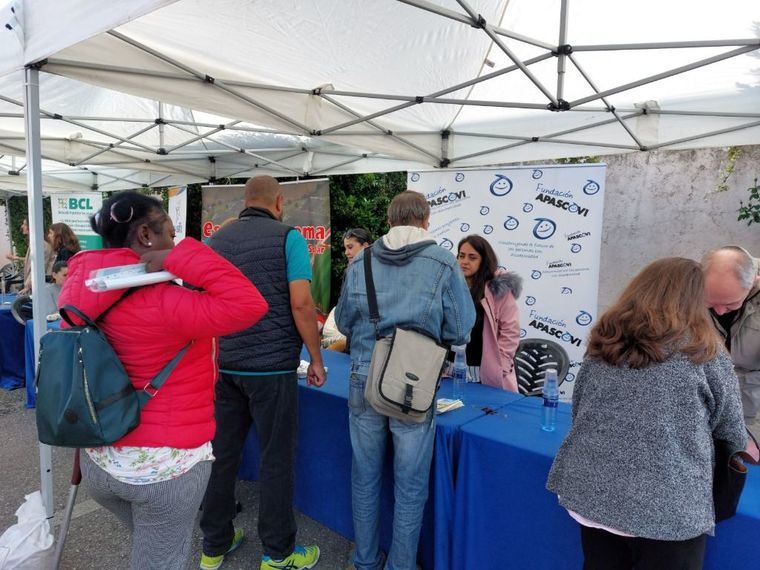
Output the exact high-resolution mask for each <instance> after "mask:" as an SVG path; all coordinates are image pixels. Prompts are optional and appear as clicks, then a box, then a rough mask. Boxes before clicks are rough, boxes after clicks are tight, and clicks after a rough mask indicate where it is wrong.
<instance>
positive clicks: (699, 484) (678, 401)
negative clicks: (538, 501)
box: [547, 258, 747, 570]
mask: <svg viewBox="0 0 760 570" xmlns="http://www.w3.org/2000/svg"><path fill="white" fill-rule="evenodd" d="M714 437H715V438H719V439H722V440H726V441H728V442H730V443H731V444H733V445H735V446H736V448H737V449H743V448H744V446H745V445H746V442H747V435H746V431H745V427H744V419H743V417H742V406H741V400H740V397H739V383H738V381H737V379H736V375H735V374H734V371H733V366H732V364H731V359H730V358H729V356H728V354H726V352H725V350H724V349H723V347H722V344H721V341H720V339H719V338H718V336H717V334H716V332H715V328H714V327H713V325H712V322H711V321H710V317H709V315H708V313H707V309H706V307H705V303H704V283H703V277H702V269H701V267H700V265H699V264H698V263H697V262H695V261H692V260H690V259H683V258H667V259H661V260H658V261H655V262H654V263H651V264H650V265H648V266H647V267H645V268H644V269H643V270H642V271H641V273H639V274H638V275H637V276H636V277H635V278H634V279H633V281H631V283H630V284H629V285H628V287H627V288H626V289H625V291H624V292H623V294H622V295H621V297H620V298H619V299H618V300H617V302H616V303H615V304H614V305H613V306H612V307H611V308H610V309H609V310H608V311H607V312H606V313H605V314H604V315H602V317H601V318H600V319H599V322H598V323H597V324H596V326H594V328H593V329H592V331H591V335H590V338H589V340H588V349H587V351H586V357H585V360H584V361H583V365H582V366H581V369H580V371H579V372H578V377H577V379H576V381H575V388H574V391H573V425H572V429H571V430H570V433H569V434H568V436H567V438H566V439H565V441H564V443H563V444H562V447H561V448H560V450H559V453H558V454H557V457H556V459H555V460H554V464H553V465H552V469H551V472H550V473H549V481H548V484H547V487H548V489H549V490H550V491H553V492H555V493H557V495H559V501H560V504H561V505H562V506H563V507H565V508H566V509H567V510H568V511H569V513H570V516H572V517H573V518H574V519H575V520H576V521H578V522H579V523H580V525H581V541H582V545H583V554H584V557H585V565H584V568H585V569H587V570H595V569H605V570H616V569H621V570H622V569H631V568H637V569H653V568H662V569H666V568H667V569H670V568H678V569H698V568H702V559H703V555H704V547H705V535H706V534H708V533H709V534H712V532H713V527H714V520H713V502H712V501H713V498H712V473H713V465H712V461H713V438H714Z"/></svg>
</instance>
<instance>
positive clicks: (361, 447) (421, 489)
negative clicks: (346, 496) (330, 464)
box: [348, 373, 435, 570]
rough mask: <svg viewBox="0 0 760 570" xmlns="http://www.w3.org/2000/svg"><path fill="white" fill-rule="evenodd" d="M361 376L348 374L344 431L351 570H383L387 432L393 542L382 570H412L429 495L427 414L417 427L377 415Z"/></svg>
mask: <svg viewBox="0 0 760 570" xmlns="http://www.w3.org/2000/svg"><path fill="white" fill-rule="evenodd" d="M365 382H366V376H363V375H359V374H356V373H352V374H351V379H350V386H349V397H348V407H349V429H350V432H351V448H352V449H353V460H352V465H351V497H352V504H353V515H354V535H355V538H354V540H355V541H356V551H355V553H354V559H353V563H354V567H355V568H356V570H382V568H383V566H382V564H383V555H382V553H381V552H380V488H381V480H382V473H383V458H384V456H385V447H386V440H387V437H388V433H389V432H390V434H391V437H392V438H393V476H394V496H395V507H394V509H395V510H394V513H393V542H392V543H391V549H390V552H389V553H388V557H387V560H386V562H385V567H384V568H385V570H415V568H416V564H417V562H416V560H417V543H418V542H419V536H420V528H421V527H422V512H423V509H424V508H425V501H426V500H427V495H428V481H429V478H430V461H431V459H432V457H433V443H434V441H435V421H434V420H433V412H432V410H431V412H430V415H429V417H428V418H427V419H426V420H425V421H424V422H421V423H412V422H405V421H402V420H397V419H395V418H389V417H387V416H383V415H381V414H378V413H377V412H376V411H375V410H374V408H372V406H370V405H369V403H368V402H367V401H366V400H365V399H364V384H365Z"/></svg>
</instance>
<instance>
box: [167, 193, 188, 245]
mask: <svg viewBox="0 0 760 570" xmlns="http://www.w3.org/2000/svg"><path fill="white" fill-rule="evenodd" d="M169 217H170V218H171V220H172V223H173V224H174V243H179V242H180V241H182V240H183V239H185V235H186V233H187V186H175V187H174V188H169Z"/></svg>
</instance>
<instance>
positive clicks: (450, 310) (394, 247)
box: [335, 192, 475, 570]
mask: <svg viewBox="0 0 760 570" xmlns="http://www.w3.org/2000/svg"><path fill="white" fill-rule="evenodd" d="M429 218H430V206H429V205H428V203H427V201H426V200H425V197H424V196H423V195H422V194H419V193H417V192H402V193H401V194H399V195H398V196H396V197H395V198H394V199H393V201H392V202H391V204H390V206H389V207H388V223H389V224H390V226H391V229H390V231H389V232H388V233H387V234H386V235H384V236H383V237H382V238H380V239H379V240H377V241H376V242H375V243H374V244H373V246H372V273H373V278H374V281H375V289H376V291H377V304H378V308H379V312H380V323H379V330H380V334H382V335H383V336H385V335H390V334H391V333H392V332H393V329H394V328H395V327H400V328H404V329H413V330H417V331H418V332H421V333H424V334H426V335H428V336H430V337H432V338H435V339H436V340H437V341H438V342H439V343H442V344H465V343H466V342H468V340H469V337H470V330H471V329H472V326H473V325H474V323H475V307H474V305H473V302H472V296H471V295H470V291H469V289H468V288H467V284H466V283H465V280H464V277H463V276H462V272H461V271H460V269H459V266H458V265H457V262H456V259H455V258H454V256H453V255H452V254H451V253H450V252H448V251H446V250H445V249H443V248H441V247H439V246H438V245H436V242H435V240H434V239H433V237H432V236H431V235H430V234H429V233H428V232H427V228H428V221H429ZM361 257H362V253H360V254H359V255H358V256H357V257H356V259H355V261H358V262H357V263H352V264H351V265H350V266H349V268H348V271H347V273H346V278H345V283H344V285H343V291H342V292H341V296H340V301H339V302H338V307H337V309H336V312H335V315H336V317H335V318H336V322H337V324H338V328H339V329H340V331H341V332H342V333H343V334H345V335H346V337H348V338H349V339H350V346H351V361H352V366H351V369H352V373H351V381H350V388H349V427H350V432H351V447H352V449H353V465H352V468H351V487H352V489H351V493H352V503H353V516H354V534H355V540H356V552H355V554H354V559H353V564H354V567H355V568H356V569H357V570H381V569H382V568H383V561H384V555H383V553H381V552H380V487H381V474H382V465H383V456H384V455H385V445H386V438H387V436H388V434H389V433H390V435H391V437H392V438H393V469H394V478H395V494H396V496H395V505H396V506H395V511H396V512H395V513H394V517H393V543H392V545H391V549H390V552H389V553H388V557H387V562H386V563H385V566H384V567H385V568H386V569H387V570H414V568H415V566H416V557H417V543H418V541H419V535H420V527H421V525H422V511H423V508H424V506H425V501H426V500H427V493H428V478H429V473H430V460H431V458H432V455H433V441H434V439H435V438H434V435H435V422H434V416H433V411H432V410H431V412H430V415H429V417H428V418H427V419H426V420H425V421H424V422H421V423H413V422H406V421H402V420H398V419H395V418H389V417H387V416H383V415H381V414H379V413H377V412H376V411H375V410H374V409H373V408H372V407H371V406H370V405H369V404H368V403H367V401H366V400H365V399H364V384H365V382H366V379H367V373H368V370H369V364H370V360H371V359H372V350H373V348H374V346H375V328H374V325H373V324H372V322H371V321H370V319H369V306H368V304H367V289H366V283H365V280H364V264H363V263H361Z"/></svg>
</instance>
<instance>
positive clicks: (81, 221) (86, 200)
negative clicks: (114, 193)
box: [50, 192, 103, 250]
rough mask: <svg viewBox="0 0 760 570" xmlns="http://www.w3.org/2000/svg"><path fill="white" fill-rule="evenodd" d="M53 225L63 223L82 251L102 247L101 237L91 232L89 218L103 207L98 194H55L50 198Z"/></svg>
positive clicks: (100, 196) (100, 195)
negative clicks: (77, 241)
mask: <svg viewBox="0 0 760 570" xmlns="http://www.w3.org/2000/svg"><path fill="white" fill-rule="evenodd" d="M50 200H51V206H52V208H51V209H52V215H53V223H54V224H57V223H60V222H62V223H64V224H66V225H67V226H69V227H70V228H71V229H72V230H73V231H74V233H75V234H76V236H77V237H78V238H79V245H80V246H81V247H82V249H83V250H86V249H100V248H101V247H103V240H102V239H101V237H100V236H99V235H98V234H96V233H95V232H94V231H92V228H91V227H90V216H92V215H93V214H95V212H97V211H98V210H100V207H101V206H102V205H103V195H102V194H101V193H100V192H93V193H90V194H55V195H53V196H52V197H51V199H50Z"/></svg>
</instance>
